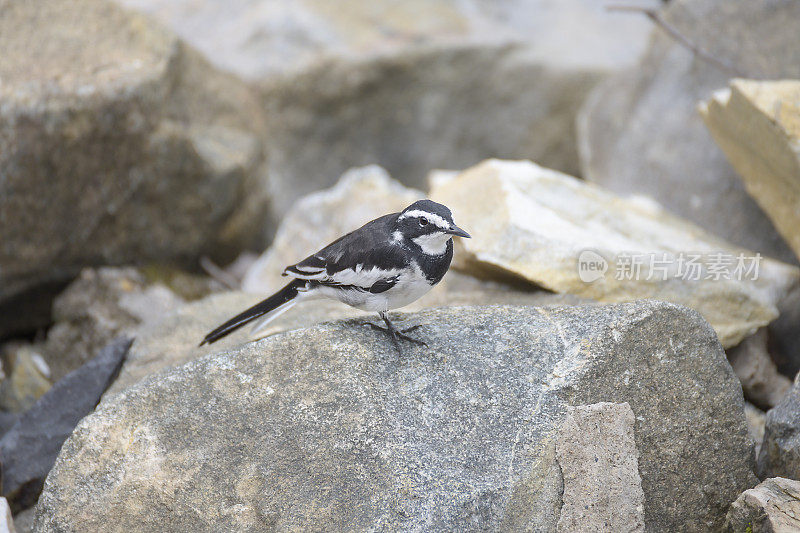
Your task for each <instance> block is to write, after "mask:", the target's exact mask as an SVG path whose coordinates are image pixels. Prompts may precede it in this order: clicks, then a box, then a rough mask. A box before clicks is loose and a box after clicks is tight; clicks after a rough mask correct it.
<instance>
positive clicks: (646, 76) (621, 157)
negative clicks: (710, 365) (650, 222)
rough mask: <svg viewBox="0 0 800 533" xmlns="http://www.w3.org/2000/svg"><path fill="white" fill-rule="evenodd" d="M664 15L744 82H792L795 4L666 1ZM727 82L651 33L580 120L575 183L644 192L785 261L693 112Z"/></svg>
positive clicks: (786, 254)
mask: <svg viewBox="0 0 800 533" xmlns="http://www.w3.org/2000/svg"><path fill="white" fill-rule="evenodd" d="M663 16H664V18H665V19H666V20H667V21H668V22H669V23H670V24H671V25H673V26H674V27H675V28H676V29H677V30H678V31H680V32H681V33H682V34H683V35H684V36H686V37H687V38H688V39H689V40H691V41H692V42H693V43H695V44H696V45H698V46H699V47H701V48H702V49H704V50H705V51H707V52H708V53H709V54H711V55H712V56H713V57H716V58H717V59H719V60H722V61H723V62H728V63H731V64H733V65H735V67H736V68H737V70H739V71H741V72H743V73H745V74H746V75H748V76H751V77H757V78H766V79H769V78H772V79H776V78H777V79H780V78H800V3H797V2H787V1H785V0H753V1H749V2H728V1H727V0H674V1H672V2H670V3H669V4H668V6H667V7H666V8H665V9H664V10H663ZM732 75H733V74H731V73H730V72H726V71H723V70H720V69H719V68H718V67H717V66H715V65H713V64H710V63H708V62H706V61H703V60H702V59H699V58H696V57H695V56H694V55H693V54H692V52H691V51H689V50H687V49H686V48H684V47H683V46H682V45H681V44H679V43H677V42H675V40H674V39H672V38H671V37H669V36H667V35H666V34H664V33H663V32H662V31H660V30H655V33H654V36H653V39H652V41H651V44H650V47H649V49H648V50H647V52H646V54H645V55H644V57H643V59H642V61H641V63H640V64H639V65H638V66H637V67H635V68H632V69H630V71H628V72H625V73H622V74H619V75H616V76H612V77H611V78H609V79H608V80H607V81H605V82H604V83H603V84H602V86H600V87H598V88H597V89H596V90H595V91H594V92H593V93H592V95H591V96H590V97H589V99H588V100H587V103H586V105H585V107H584V109H583V110H582V111H581V113H580V116H579V121H578V131H579V139H580V143H579V148H580V153H581V167H582V172H583V177H584V178H586V179H587V180H589V181H593V182H596V183H598V184H600V185H603V186H605V187H608V188H609V189H611V190H613V191H616V192H618V193H620V194H646V195H648V196H650V197H652V198H655V199H656V200H657V201H658V202H660V203H661V204H663V205H664V207H666V208H667V209H669V210H670V211H671V212H673V213H676V214H678V215H681V216H684V217H686V218H687V219H689V220H691V221H693V222H696V223H697V224H699V225H700V226H702V227H703V228H705V229H706V230H708V231H709V232H711V233H713V234H715V235H719V236H721V237H723V238H725V239H727V240H729V241H730V242H732V243H734V244H736V245H738V246H743V247H746V248H749V249H751V250H757V251H759V252H762V253H765V254H766V255H768V256H771V257H775V258H777V259H780V260H783V261H794V260H795V258H794V254H792V252H791V249H790V248H789V247H788V246H786V244H785V243H784V242H783V239H781V238H780V236H779V235H778V233H777V232H776V231H775V229H774V227H773V226H772V224H771V222H770V221H769V219H768V218H767V217H766V215H764V213H763V212H762V211H761V210H760V209H759V208H758V205H757V204H756V203H755V202H754V201H753V199H752V198H751V197H750V196H749V195H748V194H747V192H746V191H745V188H744V186H743V185H742V183H741V179H740V178H739V177H738V176H737V175H736V173H735V171H734V170H733V169H732V168H731V166H730V165H729V163H728V162H727V160H726V159H725V155H724V154H723V153H722V151H721V150H720V149H719V148H718V147H717V146H716V144H715V143H714V140H713V139H712V138H711V135H709V133H708V130H707V129H706V127H705V125H704V124H703V121H702V119H701V118H700V116H699V114H698V112H697V103H698V102H699V101H701V100H705V99H706V98H708V97H709V95H710V94H711V93H712V92H713V91H715V90H717V89H720V88H723V87H725V86H726V85H727V84H728V79H729V78H730V77H731V76H732Z"/></svg>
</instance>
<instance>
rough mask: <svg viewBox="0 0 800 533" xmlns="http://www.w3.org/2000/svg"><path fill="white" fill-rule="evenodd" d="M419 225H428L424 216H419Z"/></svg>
mask: <svg viewBox="0 0 800 533" xmlns="http://www.w3.org/2000/svg"><path fill="white" fill-rule="evenodd" d="M419 225H420V226H427V225H428V219H427V218H425V217H419Z"/></svg>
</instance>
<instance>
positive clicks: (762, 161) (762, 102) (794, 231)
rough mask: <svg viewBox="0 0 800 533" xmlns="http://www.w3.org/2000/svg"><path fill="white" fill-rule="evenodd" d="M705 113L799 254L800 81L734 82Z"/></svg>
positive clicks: (749, 189)
mask: <svg viewBox="0 0 800 533" xmlns="http://www.w3.org/2000/svg"><path fill="white" fill-rule="evenodd" d="M798 29H799V30H800V27H799V28H798ZM700 111H701V114H702V116H703V120H704V121H705V123H706V126H708V129H709V131H710V132H711V135H712V136H713V137H714V140H715V141H716V142H717V144H718V145H719V147H720V148H722V151H723V152H725V155H726V156H727V158H728V161H730V162H731V164H732V165H733V168H735V169H736V172H738V174H739V176H741V177H742V180H743V181H744V185H745V188H746V189H747V192H748V193H750V195H751V196H752V197H753V198H754V199H755V200H756V202H758V205H760V206H761V209H763V211H764V213H766V214H767V216H768V217H769V218H770V220H772V222H773V223H774V224H775V228H776V229H777V230H778V231H779V232H780V234H781V235H782V236H783V238H784V239H785V240H786V242H787V243H788V244H789V246H791V247H792V249H793V250H794V253H795V255H797V256H798V257H800V231H798V227H800V80H782V81H756V80H733V81H732V82H731V85H730V88H729V89H726V90H721V91H718V92H717V93H715V94H714V95H713V97H712V98H711V99H710V100H709V101H707V102H704V103H703V104H702V105H701V107H700Z"/></svg>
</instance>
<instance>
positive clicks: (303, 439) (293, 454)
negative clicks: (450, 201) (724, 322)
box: [36, 301, 756, 532]
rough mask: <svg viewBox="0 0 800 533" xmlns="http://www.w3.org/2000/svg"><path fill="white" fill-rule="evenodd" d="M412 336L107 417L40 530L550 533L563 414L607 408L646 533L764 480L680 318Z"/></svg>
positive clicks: (504, 310)
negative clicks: (401, 343)
mask: <svg viewBox="0 0 800 533" xmlns="http://www.w3.org/2000/svg"><path fill="white" fill-rule="evenodd" d="M406 323H409V324H411V323H413V324H423V327H422V328H421V329H419V330H418V334H419V335H420V337H421V338H423V339H424V340H425V341H427V342H428V344H429V345H430V348H429V349H425V348H417V347H413V348H412V347H410V346H409V347H408V349H407V351H406V353H405V354H404V355H403V356H398V354H397V353H396V352H395V351H394V349H393V347H392V345H391V343H390V342H389V340H388V339H387V338H386V337H385V336H383V335H379V334H376V332H374V331H372V330H370V329H369V328H365V327H363V326H362V325H359V324H357V323H354V322H336V323H328V324H322V325H318V326H314V327H311V328H308V329H301V330H295V331H290V332H286V333H283V334H280V335H276V336H273V337H270V338H268V339H264V340H261V341H258V342H255V343H251V344H246V345H243V346H239V347H236V348H232V349H228V350H227V351H225V352H223V353H217V354H212V355H209V356H208V357H204V358H202V359H198V360H196V361H193V362H190V363H188V364H186V365H184V366H182V367H179V368H177V369H175V370H173V371H170V372H167V373H164V374H159V375H156V376H154V377H152V378H151V379H148V380H145V381H143V382H141V383H139V384H138V385H135V386H133V387H131V388H130V389H128V390H126V391H123V392H121V393H120V394H118V395H116V396H113V397H110V398H108V399H106V400H104V401H103V402H102V403H101V405H100V407H99V408H98V410H97V411H95V413H93V414H92V415H90V416H88V417H86V418H85V419H84V420H83V421H82V422H81V424H80V425H79V427H78V428H76V430H75V432H74V433H73V435H72V436H71V437H70V439H69V440H68V441H67V442H66V443H65V445H64V447H63V449H62V452H61V454H60V457H59V459H58V461H57V464H56V465H55V467H54V469H53V470H52V471H51V473H50V475H49V477H48V479H47V482H46V486H45V489H44V493H43V494H42V497H41V499H40V500H39V504H38V507H37V511H36V531H40V532H44V531H61V532H67V531H127V532H134V531H153V530H171V531H247V530H257V529H266V530H270V529H273V530H315V529H327V530H345V529H348V530H353V529H355V530H365V529H374V530H381V531H397V530H403V531H453V530H459V531H467V530H485V529H490V530H504V531H518V530H526V529H527V530H531V529H535V530H538V531H555V530H556V527H557V523H558V520H559V515H560V510H561V505H562V502H561V493H562V490H563V487H564V480H563V479H562V476H561V470H560V467H559V463H558V459H557V454H556V444H557V441H558V435H559V434H560V432H561V428H562V425H563V422H564V420H565V416H566V413H567V408H568V406H570V405H574V406H578V405H589V404H595V403H598V402H601V401H608V402H614V403H625V402H627V403H628V405H629V406H630V409H631V410H632V412H633V415H634V417H635V418H634V419H628V422H623V425H622V426H618V427H619V428H620V429H618V430H613V429H610V428H612V427H614V425H613V424H612V425H610V426H608V427H609V431H605V430H604V431H602V433H603V434H615V432H616V433H619V435H620V438H625V439H630V438H631V432H630V426H628V429H625V424H632V427H633V435H634V439H635V443H632V442H630V440H627V441H626V442H624V443H623V445H624V446H627V447H628V448H630V447H632V446H633V445H634V444H635V448H636V449H638V473H639V476H640V479H641V490H642V491H643V495H644V509H643V510H644V521H645V524H646V528H647V530H649V531H709V530H717V529H720V528H721V527H722V524H723V521H724V517H725V513H726V511H727V509H728V506H729V504H730V503H731V502H732V501H733V500H734V499H735V498H736V497H737V496H738V495H739V494H740V493H741V492H742V491H743V490H745V489H747V488H749V487H751V486H753V485H754V484H755V482H756V480H755V478H754V476H753V474H752V471H751V469H752V446H751V444H750V442H749V438H748V434H747V428H746V426H745V420H744V414H743V400H742V394H741V389H740V387H739V385H738V382H737V380H736V377H735V376H734V375H733V372H732V371H731V369H730V366H728V364H727V362H726V360H725V355H724V352H723V350H722V348H721V346H720V344H719V342H718V340H717V337H716V334H715V333H714V331H713V329H712V328H711V327H710V326H709V325H708V324H707V323H706V322H705V321H704V320H703V319H702V318H701V317H700V315H698V314H697V313H696V312H694V311H691V310H689V309H687V308H684V307H680V306H676V305H673V304H665V303H659V302H652V301H651V302H639V303H632V304H623V305H609V306H589V307H542V308H536V307H472V308H471V307H463V308H445V309H438V310H430V311H425V312H421V313H418V314H414V315H409V316H407V318H406ZM623 420H625V419H624V418H623ZM603 427H606V426H605V425H604V426H603ZM568 433H569V432H567V434H568ZM595 445H596V446H597V447H598V449H601V448H602V447H601V446H600V445H599V444H595ZM625 464H626V465H628V466H626V468H628V469H630V468H631V467H632V464H633V463H630V462H626V463H625ZM626 476H627V477H626V479H630V480H631V481H632V482H634V483H635V480H636V476H635V475H633V472H630V473H629V474H626ZM622 483H625V482H624V481H622ZM626 486H627V484H626ZM631 490H633V487H631Z"/></svg>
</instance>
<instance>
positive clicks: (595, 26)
mask: <svg viewBox="0 0 800 533" xmlns="http://www.w3.org/2000/svg"><path fill="white" fill-rule="evenodd" d="M119 2H120V3H121V4H123V5H126V6H129V7H131V8H135V9H138V10H142V11H144V12H147V13H149V14H151V15H153V16H154V17H156V18H157V19H158V20H160V21H161V22H163V23H164V24H166V25H167V26H169V27H171V28H173V29H174V30H175V31H176V32H177V33H178V34H179V35H180V36H181V37H183V38H184V39H186V40H187V41H189V42H190V43H192V44H193V45H194V46H196V47H197V48H198V49H199V50H201V51H203V52H204V53H205V54H206V55H207V56H208V57H209V58H210V59H211V60H212V61H213V62H214V63H215V64H216V65H217V66H219V67H220V68H224V69H229V70H231V71H234V72H236V73H237V74H239V75H240V76H242V77H245V78H251V79H263V78H265V77H268V76H272V75H276V74H283V73H287V72H291V71H296V70H300V69H304V68H307V67H310V66H313V65H314V64H315V63H317V62H319V61H320V60H321V59H324V58H326V57H327V58H335V57H345V58H358V57H364V56H371V55H374V54H376V53H380V54H389V53H392V52H396V51H398V50H403V49H407V48H411V47H421V46H428V47H430V46H435V45H440V46H443V45H448V44H453V43H464V42H467V43H469V42H475V43H483V42H486V41H497V40H498V39H504V40H518V41H522V42H531V41H532V42H534V43H535V44H536V45H537V46H538V48H539V49H540V50H539V54H540V55H542V56H543V57H547V56H549V55H550V54H551V53H552V52H553V51H557V52H558V53H559V54H560V58H561V60H562V61H563V62H564V63H568V64H575V63H577V64H598V65H603V66H605V67H606V68H614V67H618V66H619V65H621V64H622V65H627V64H632V63H633V62H634V61H635V60H636V59H637V58H638V56H639V54H640V53H641V52H642V50H643V49H644V46H645V44H646V40H647V34H648V29H649V27H648V25H647V24H646V23H644V22H643V21H640V20H635V19H634V20H631V18H630V17H625V16H620V15H619V14H615V13H609V12H607V11H606V10H605V9H603V6H599V5H597V3H595V2H593V1H592V0H562V1H560V2H559V3H558V6H556V5H554V4H551V3H549V2H546V1H542V0H535V1H530V0H502V1H499V2H492V3H491V4H488V3H485V2H481V1H476V0H437V1H436V2H430V1H427V0H408V1H406V2H402V3H398V2H393V1H391V0H388V1H387V0H375V1H373V2H370V3H369V4H364V3H363V2H361V1H359V0H344V1H339V2H337V3H336V5H335V6H334V5H332V4H331V3H329V2H325V1H324V0H298V1H294V2H284V1H280V0H277V1H276V0H236V1H231V2H227V3H225V4H224V5H222V4H219V3H217V2H214V1H213V0H172V1H170V2H160V1H158V0H119ZM422 12H424V14H425V16H420V13H422ZM221 20H223V21H224V23H223V24H221V23H220V21H221ZM566 25H569V27H566ZM565 33H570V34H572V35H565ZM576 35H579V36H580V39H576V38H575V36H576ZM276 50H280V51H281V52H282V53H280V54H277V53H275V52H276Z"/></svg>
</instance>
